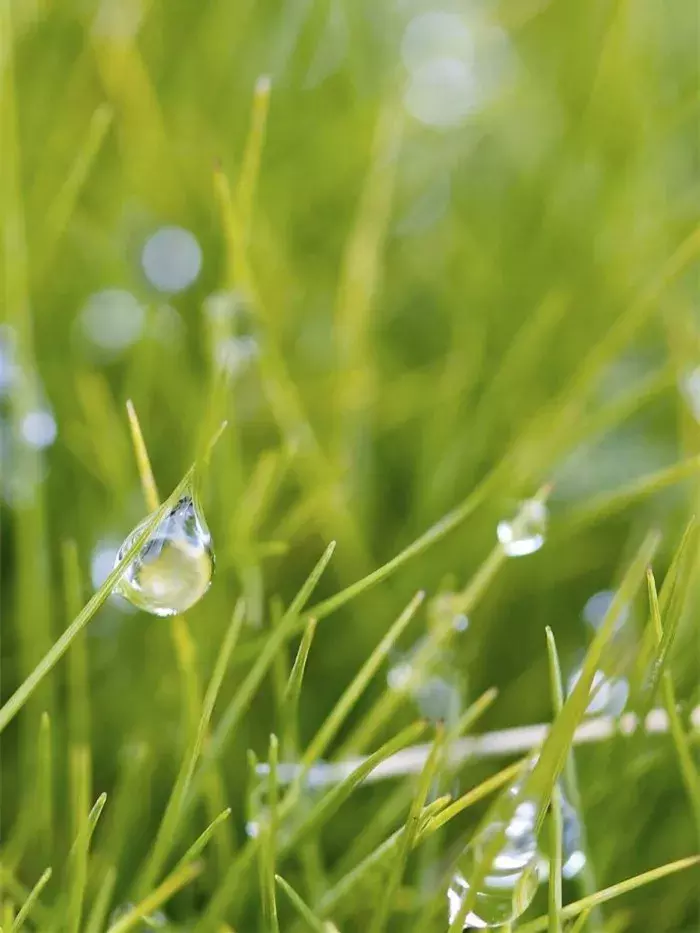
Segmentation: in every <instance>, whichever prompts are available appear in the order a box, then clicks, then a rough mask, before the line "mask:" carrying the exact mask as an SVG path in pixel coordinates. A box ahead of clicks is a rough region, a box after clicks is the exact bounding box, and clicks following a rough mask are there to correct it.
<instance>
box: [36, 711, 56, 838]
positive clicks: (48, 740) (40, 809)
mask: <svg viewBox="0 0 700 933" xmlns="http://www.w3.org/2000/svg"><path fill="white" fill-rule="evenodd" d="M36 794H37V796H36V803H37V806H36V834H37V841H38V843H39V846H40V847H41V848H42V849H43V851H44V852H51V851H52V849H53V821H54V807H53V795H54V789H53V748H52V735H51V720H50V719H49V714H48V713H43V714H42V717H41V722H40V724H39V754H38V756H37V772H36Z"/></svg>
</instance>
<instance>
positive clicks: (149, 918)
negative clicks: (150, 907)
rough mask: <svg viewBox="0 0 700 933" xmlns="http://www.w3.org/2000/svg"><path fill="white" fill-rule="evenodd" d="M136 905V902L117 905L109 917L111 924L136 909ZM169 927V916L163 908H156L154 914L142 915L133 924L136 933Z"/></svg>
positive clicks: (145, 932)
mask: <svg viewBox="0 0 700 933" xmlns="http://www.w3.org/2000/svg"><path fill="white" fill-rule="evenodd" d="M134 906H135V905H134V904H129V903H127V904H120V905H119V907H115V909H114V910H113V911H112V913H111V915H110V918H109V923H110V926H111V925H112V924H114V923H116V922H117V920H121V918H122V917H125V916H126V915H127V914H128V913H130V912H131V911H132V910H133V909H134ZM167 928H168V918H167V917H166V916H165V914H164V913H163V911H162V910H156V911H154V912H153V913H152V914H147V915H145V916H143V917H141V918H140V920H139V921H138V922H137V924H136V926H133V927H132V928H131V929H132V930H134V931H135V933H147V931H148V930H165V929H167Z"/></svg>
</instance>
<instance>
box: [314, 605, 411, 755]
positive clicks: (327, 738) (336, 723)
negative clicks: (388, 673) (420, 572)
mask: <svg viewBox="0 0 700 933" xmlns="http://www.w3.org/2000/svg"><path fill="white" fill-rule="evenodd" d="M424 597H425V593H423V592H422V591H419V592H418V593H416V595H415V596H414V597H413V599H412V600H411V602H410V603H409V604H408V606H406V608H405V609H404V611H403V612H402V613H401V615H400V616H399V617H398V619H396V621H395V622H394V623H393V625H391V627H390V628H389V630H388V631H387V633H386V634H385V635H384V637H383V638H382V640H381V641H380V642H379V644H378V645H377V646H376V647H375V649H374V650H373V651H372V654H371V655H370V656H369V658H368V659H367V661H365V663H364V664H363V666H362V667H361V668H360V670H359V671H358V673H357V674H356V675H355V677H354V679H353V681H352V683H351V684H350V686H349V687H348V688H347V689H346V690H345V692H344V693H343V695H342V697H341V698H340V699H339V700H338V702H337V703H336V705H335V706H334V707H333V710H332V711H331V712H330V713H329V715H328V717H327V718H326V721H325V722H324V723H323V725H322V726H321V727H320V729H319V730H318V732H317V733H316V735H315V736H314V737H313V739H312V740H311V742H310V743H309V745H308V747H307V749H306V751H305V752H304V754H303V756H302V759H301V765H302V769H303V770H304V771H305V770H308V768H310V767H311V765H312V764H313V763H314V762H315V761H317V760H318V759H319V758H320V757H321V756H322V755H323V754H324V753H325V751H326V749H327V748H328V745H329V744H330V742H332V741H333V738H334V737H335V735H336V734H337V732H338V730H339V729H340V727H341V726H342V724H343V722H344V721H345V719H346V718H347V716H348V715H349V713H350V711H351V710H352V709H353V707H354V706H355V704H356V703H357V701H358V699H359V698H360V696H361V695H362V694H363V693H364V691H365V689H366V688H367V686H368V684H369V682H370V681H371V680H372V678H373V677H374V675H375V674H376V673H377V671H378V669H379V667H380V666H381V664H382V662H383V661H384V660H385V658H386V657H387V655H388V654H389V652H390V650H391V648H392V647H393V645H394V644H395V643H396V641H397V639H398V638H400V636H401V634H402V632H403V631H404V630H405V629H406V627H407V626H408V624H409V623H410V621H411V619H412V618H413V616H414V615H415V613H416V612H417V610H418V607H419V606H420V605H421V603H422V602H423V599H424Z"/></svg>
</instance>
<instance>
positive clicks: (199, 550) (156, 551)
mask: <svg viewBox="0 0 700 933" xmlns="http://www.w3.org/2000/svg"><path fill="white" fill-rule="evenodd" d="M151 521H152V516H149V517H147V518H145V519H143V521H141V522H139V524H138V525H137V526H136V528H134V530H133V531H132V532H131V533H130V534H129V535H128V536H127V538H126V540H125V541H124V543H123V544H122V546H121V548H120V549H119V551H118V553H117V557H116V561H115V567H116V566H119V565H120V564H121V563H122V562H123V561H124V559H125V557H126V554H127V553H128V552H129V551H130V550H131V548H132V547H133V545H134V544H135V542H136V541H137V539H138V538H139V537H140V536H141V535H142V534H143V532H144V531H145V529H146V527H147V526H148V524H149V523H150V522H151ZM213 570H214V551H213V547H212V540H211V535H210V533H209V529H208V528H207V524H206V521H205V519H204V515H203V514H202V511H201V509H200V508H199V505H198V502H197V499H196V497H195V494H194V491H193V490H192V489H191V488H190V489H189V490H188V491H187V492H186V493H184V494H183V495H182V496H181V497H180V499H179V500H178V501H177V502H176V503H175V505H174V506H173V507H172V508H171V509H170V510H169V511H168V512H167V513H166V514H165V516H164V517H163V518H162V520H161V521H160V522H159V523H158V524H157V525H156V527H155V529H154V530H153V531H152V532H151V534H150V535H149V536H148V538H147V540H146V542H145V543H144V544H143V546H142V547H141V548H140V550H139V551H138V552H137V554H136V556H135V557H133V558H132V559H131V561H130V562H129V565H128V567H127V569H126V570H125V572H124V574H123V576H122V577H121V579H120V581H119V583H118V584H117V591H118V593H119V594H120V595H121V596H123V597H124V598H125V599H127V600H128V601H129V602H130V603H131V604H132V605H134V606H136V607H137V608H138V609H143V610H144V611H145V612H150V613H152V614H153V615H157V616H172V615H176V614H177V613H181V612H186V611H187V610H188V609H189V608H191V607H192V606H193V605H194V604H195V603H196V602H197V601H198V600H200V599H201V598H202V596H204V594H205V593H206V591H207V590H208V589H209V585H210V583H211V577H212V573H213Z"/></svg>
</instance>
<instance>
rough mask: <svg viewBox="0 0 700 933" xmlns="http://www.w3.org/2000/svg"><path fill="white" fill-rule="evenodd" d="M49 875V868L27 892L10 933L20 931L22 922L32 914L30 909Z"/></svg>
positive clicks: (46, 882)
mask: <svg viewBox="0 0 700 933" xmlns="http://www.w3.org/2000/svg"><path fill="white" fill-rule="evenodd" d="M51 875H52V870H51V869H50V868H47V869H46V871H45V872H44V873H43V875H42V876H41V878H39V880H38V881H37V883H36V884H35V885H34V887H33V888H32V890H31V891H30V892H29V895H28V896H27V899H26V901H25V902H24V904H22V906H21V907H20V909H19V912H18V914H17V916H16V917H15V920H14V923H13V924H12V926H11V927H10V930H11V933H16V931H17V930H21V929H22V927H23V926H24V921H25V920H26V919H27V917H28V916H29V914H30V913H31V912H32V908H33V907H34V905H35V903H36V901H37V900H38V899H39V895H40V894H41V892H42V891H43V890H44V888H45V887H46V885H47V884H48V883H49V880H50V878H51Z"/></svg>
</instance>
